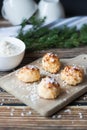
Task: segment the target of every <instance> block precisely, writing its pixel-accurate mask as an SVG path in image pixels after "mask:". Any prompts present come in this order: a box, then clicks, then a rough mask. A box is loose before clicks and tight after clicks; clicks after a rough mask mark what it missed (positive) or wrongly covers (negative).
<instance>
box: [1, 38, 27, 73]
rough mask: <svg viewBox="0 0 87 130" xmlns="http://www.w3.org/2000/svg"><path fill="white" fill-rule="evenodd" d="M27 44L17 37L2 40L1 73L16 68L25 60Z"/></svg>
mask: <svg viewBox="0 0 87 130" xmlns="http://www.w3.org/2000/svg"><path fill="white" fill-rule="evenodd" d="M25 48H26V47H25V44H24V42H23V41H21V40H20V39H18V38H15V37H3V38H1V40H0V71H9V70H12V69H14V68H16V67H17V66H18V65H19V64H20V63H21V61H22V60H23V57H24V54H25Z"/></svg>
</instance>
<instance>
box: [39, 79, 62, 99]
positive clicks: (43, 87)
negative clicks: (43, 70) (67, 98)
mask: <svg viewBox="0 0 87 130" xmlns="http://www.w3.org/2000/svg"><path fill="white" fill-rule="evenodd" d="M60 90H61V89H60V85H59V83H57V82H56V81H55V79H54V78H51V77H45V78H43V79H42V80H41V82H40V83H39V85H38V88H37V92H38V95H39V96H40V97H42V98H44V99H55V98H57V97H58V95H59V94H60Z"/></svg>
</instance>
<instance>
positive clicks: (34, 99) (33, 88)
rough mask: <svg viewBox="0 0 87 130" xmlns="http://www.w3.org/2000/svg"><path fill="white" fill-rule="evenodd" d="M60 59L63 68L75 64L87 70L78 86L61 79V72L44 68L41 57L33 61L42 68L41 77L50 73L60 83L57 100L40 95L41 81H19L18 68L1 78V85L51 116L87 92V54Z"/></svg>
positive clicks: (39, 111) (26, 102)
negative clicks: (53, 71)
mask: <svg viewBox="0 0 87 130" xmlns="http://www.w3.org/2000/svg"><path fill="white" fill-rule="evenodd" d="M60 61H61V63H62V68H63V67H64V66H65V65H73V64H74V65H78V66H81V67H83V69H84V72H85V77H84V81H83V83H81V84H79V85H77V86H69V85H66V84H64V83H63V82H62V81H61V80H60V72H58V73H57V74H50V73H49V72H46V71H44V70H43V69H42V65H41V59H38V60H36V61H34V62H32V63H31V64H32V65H36V66H38V67H39V68H40V72H41V77H43V76H45V75H48V76H51V77H54V78H55V79H56V80H57V81H58V82H59V83H60V85H61V88H62V91H61V94H60V96H59V97H58V98H57V99H55V100H46V99H42V98H40V97H39V96H38V94H37V86H38V84H39V82H40V81H38V82H35V83H23V82H21V81H19V80H18V79H17V77H16V73H17V71H18V70H17V71H15V72H12V73H10V74H8V75H6V76H4V77H2V78H0V87H1V88H3V89H4V90H6V91H7V92H8V93H10V94H12V95H14V96H15V97H16V98H18V99H19V100H21V101H22V102H23V103H25V104H26V105H29V106H30V107H31V108H33V109H34V110H35V111H37V112H38V113H40V114H41V115H43V116H50V115H52V114H53V113H55V112H57V111H59V110H60V109H61V108H63V107H64V106H66V105H67V104H68V103H70V102H71V101H73V100H74V99H76V98H77V97H79V96H81V95H82V94H84V93H85V92H87V72H86V69H87V55H86V54H82V55H79V56H77V57H75V58H72V59H60ZM62 68H61V69H62ZM60 71H61V70H60Z"/></svg>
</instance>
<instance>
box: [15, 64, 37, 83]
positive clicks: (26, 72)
mask: <svg viewBox="0 0 87 130" xmlns="http://www.w3.org/2000/svg"><path fill="white" fill-rule="evenodd" d="M17 77H18V79H19V80H21V81H23V82H26V83H27V82H35V81H38V80H39V79H40V71H39V69H38V68H37V67H36V66H33V65H27V66H25V67H23V68H21V69H20V70H19V72H18V73H17Z"/></svg>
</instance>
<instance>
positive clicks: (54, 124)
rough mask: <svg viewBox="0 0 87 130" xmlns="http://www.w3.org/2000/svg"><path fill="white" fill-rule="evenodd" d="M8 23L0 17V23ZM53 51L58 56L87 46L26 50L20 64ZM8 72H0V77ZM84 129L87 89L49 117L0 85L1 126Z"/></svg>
mask: <svg viewBox="0 0 87 130" xmlns="http://www.w3.org/2000/svg"><path fill="white" fill-rule="evenodd" d="M2 26H3V27H5V26H11V25H10V24H9V23H8V22H7V21H3V20H1V21H0V27H2ZM50 51H51V52H56V53H57V54H58V55H59V57H60V58H69V57H70V58H71V57H74V56H77V55H79V54H83V53H85V54H87V47H82V48H76V49H55V50H54V49H51V50H45V51H38V52H33V53H29V52H28V51H27V52H26V54H25V57H24V60H23V61H22V63H21V65H20V66H19V67H21V66H24V65H26V64H28V63H29V62H32V61H34V60H36V59H38V58H39V57H41V56H43V54H45V53H46V52H50ZM8 73H9V72H0V77H1V76H3V75H6V74H8ZM29 129H31V130H48V129H49V130H58V129H59V130H71V129H72V130H87V93H85V94H84V95H83V96H81V97H79V98H78V99H77V100H75V101H73V102H72V103H70V104H69V105H68V106H66V107H65V108H63V109H62V110H61V111H59V112H57V113H55V114H54V115H53V116H51V117H48V118H47V117H43V116H40V115H39V114H37V113H36V112H35V111H34V110H32V109H31V108H30V107H28V106H26V105H25V104H23V103H22V102H20V101H19V100H17V99H16V98H15V97H14V96H12V95H10V94H9V93H7V92H5V91H3V90H2V89H0V130H29Z"/></svg>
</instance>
